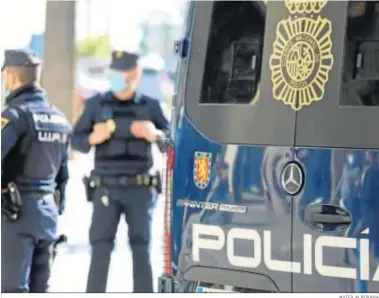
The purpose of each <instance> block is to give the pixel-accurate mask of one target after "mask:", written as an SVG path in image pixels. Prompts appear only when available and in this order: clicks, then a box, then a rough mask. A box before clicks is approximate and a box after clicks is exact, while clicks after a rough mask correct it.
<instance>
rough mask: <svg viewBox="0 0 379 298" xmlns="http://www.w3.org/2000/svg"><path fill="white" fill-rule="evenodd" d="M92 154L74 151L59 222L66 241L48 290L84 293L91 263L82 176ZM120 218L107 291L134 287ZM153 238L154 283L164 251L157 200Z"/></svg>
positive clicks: (88, 210) (88, 217)
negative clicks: (65, 200) (66, 238)
mask: <svg viewBox="0 0 379 298" xmlns="http://www.w3.org/2000/svg"><path fill="white" fill-rule="evenodd" d="M91 157H92V156H91V155H87V156H84V155H81V154H77V155H76V157H75V160H73V161H71V163H70V174H71V179H70V182H69V184H68V197H67V199H68V201H67V206H66V212H65V214H64V216H63V217H62V218H61V219H60V222H59V228H58V229H59V233H60V234H62V233H64V234H66V235H67V237H68V244H67V245H62V247H61V248H60V251H59V255H58V257H57V259H56V261H55V263H54V265H53V272H52V278H51V287H50V291H51V292H60V293H68V292H70V293H73V292H76V293H78V292H84V291H85V287H86V281H87V273H88V269H89V262H90V246H89V243H88V230H89V225H90V220H91V213H92V206H91V204H89V203H87V201H86V198H85V192H84V187H83V185H82V182H81V179H82V177H83V175H84V173H85V172H88V171H90V170H91V168H92V166H93V164H92V162H91V160H92V158H91ZM124 222H125V221H124V220H122V219H121V220H120V223H121V224H120V225H119V228H118V232H117V240H116V245H115V249H114V253H113V255H112V261H111V266H110V272H109V278H108V288H107V291H108V292H131V291H132V290H133V280H132V261H131V251H130V248H129V245H128V239H127V227H126V225H125V224H124ZM153 227H154V231H153V235H154V239H153V249H152V252H153V254H152V264H153V270H154V276H155V278H154V282H155V283H156V281H157V278H158V276H159V275H160V274H161V272H162V264H163V252H162V246H163V245H162V239H163V204H162V200H160V201H159V203H158V206H157V209H156V212H155V216H154V224H153Z"/></svg>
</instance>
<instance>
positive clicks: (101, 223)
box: [87, 189, 121, 293]
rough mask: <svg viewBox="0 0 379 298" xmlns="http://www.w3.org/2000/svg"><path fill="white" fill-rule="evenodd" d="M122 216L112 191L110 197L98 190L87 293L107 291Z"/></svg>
mask: <svg viewBox="0 0 379 298" xmlns="http://www.w3.org/2000/svg"><path fill="white" fill-rule="evenodd" d="M120 215H121V208H120V205H119V204H118V203H117V202H116V201H114V200H112V191H111V190H110V193H109V196H105V192H104V190H103V189H98V190H97V191H96V193H95V195H94V200H93V213H92V222H91V227H90V232H89V238H90V242H91V246H92V256H91V265H90V269H89V273H88V280H87V292H90V293H104V292H105V291H106V287H107V280H108V269H109V263H110V258H111V252H112V249H113V247H114V239H115V236H116V232H117V226H118V222H119V220H120Z"/></svg>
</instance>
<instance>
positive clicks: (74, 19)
mask: <svg viewBox="0 0 379 298" xmlns="http://www.w3.org/2000/svg"><path fill="white" fill-rule="evenodd" d="M187 3H188V0H186V1H184V0H159V1H157V0H143V1H125V0H90V1H88V0H87V1H82V0H78V1H46V0H33V1H30V0H12V1H1V3H0V26H1V28H2V30H1V36H0V37H1V38H0V49H1V54H2V55H3V50H4V49H7V48H8V49H9V48H23V47H30V48H32V49H33V50H34V51H35V52H37V54H38V55H39V56H40V57H41V58H42V59H43V61H44V70H43V74H42V85H43V87H44V88H45V89H46V90H47V92H48V96H49V101H50V102H51V103H52V104H54V105H56V106H58V107H59V108H60V109H61V110H63V111H64V112H65V113H66V115H67V117H69V118H70V119H71V120H72V122H74V121H75V120H76V119H77V117H78V115H79V114H80V112H81V111H82V109H83V107H84V105H85V103H86V100H87V98H88V97H89V96H91V95H93V94H94V93H96V92H102V91H105V90H107V88H108V83H107V80H106V70H107V66H108V63H109V56H110V52H111V50H127V51H138V52H139V53H140V54H141V55H142V58H141V63H142V66H143V69H144V71H143V77H142V81H141V84H140V90H141V92H144V93H145V94H147V95H150V96H152V97H155V98H158V99H159V100H160V101H161V103H162V105H163V106H164V109H165V111H166V112H167V115H170V107H171V98H172V95H173V92H174V80H175V69H176V62H177V61H176V57H175V55H174V51H173V48H174V41H175V40H177V39H179V38H180V37H181V36H182V30H183V18H184V14H185V9H186V6H187ZM5 28H9V30H8V29H5ZM1 59H2V58H1ZM1 62H2V61H1ZM2 103H3V98H2ZM2 106H3V105H2ZM155 154H156V155H157V159H158V163H159V162H163V158H162V156H159V154H160V153H159V152H158V151H157V150H155ZM92 167H93V164H92V154H88V155H81V154H79V153H75V152H74V154H73V158H72V161H71V164H70V172H71V179H70V182H69V186H68V188H69V189H68V193H69V195H68V203H67V204H68V206H67V208H66V210H67V211H66V213H65V214H64V215H63V216H62V218H61V220H60V222H59V230H60V233H65V234H66V235H67V236H68V244H67V245H65V246H62V247H61V249H60V254H59V255H58V257H57V260H56V262H55V263H54V265H53V275H52V287H51V291H52V292H84V291H85V286H86V278H87V272H88V266H89V261H90V247H89V245H88V229H89V224H90V217H91V213H92V206H91V205H90V204H88V203H87V202H86V199H85V194H84V187H83V185H82V182H81V179H82V177H83V175H84V174H85V173H86V172H89V171H90V170H91V169H92ZM162 206H163V199H161V200H160V203H159V204H158V207H157V209H156V214H155V218H154V221H155V224H154V229H155V231H154V233H153V234H154V239H153V250H152V251H153V255H152V259H153V265H154V274H155V276H156V278H155V281H156V279H157V277H158V276H159V275H160V273H161V272H162V258H163V256H162V250H161V245H162V234H163V231H162V229H163V208H162ZM120 222H121V224H120V227H119V231H118V237H117V244H116V247H115V250H114V254H113V258H112V264H111V270H110V275H109V281H108V290H107V291H108V292H128V291H131V290H132V287H133V284H132V271H131V270H132V267H131V266H132V263H131V254H130V250H129V248H128V244H127V227H126V226H125V224H124V221H123V220H121V221H120Z"/></svg>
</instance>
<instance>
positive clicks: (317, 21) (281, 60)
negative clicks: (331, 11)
mask: <svg viewBox="0 0 379 298" xmlns="http://www.w3.org/2000/svg"><path fill="white" fill-rule="evenodd" d="M326 3H327V1H315V2H314V3H309V2H308V1H307V2H304V1H296V3H295V2H294V1H286V2H285V4H286V6H287V8H288V9H289V12H290V13H291V14H294V17H293V16H290V17H289V18H288V19H285V20H282V21H280V22H279V23H278V26H277V28H276V40H275V41H274V44H273V53H272V55H271V57H270V69H271V80H272V84H273V97H274V98H275V99H277V100H279V101H281V102H282V103H283V104H285V105H289V106H290V107H291V108H292V109H293V110H295V111H299V110H300V109H302V108H303V107H304V106H309V105H311V104H312V103H313V102H317V101H320V100H322V99H323V97H324V93H325V85H326V83H327V82H328V77H329V72H330V70H331V69H332V66H333V53H332V38H331V34H332V23H331V22H330V21H329V20H328V19H326V18H322V17H321V16H320V15H317V12H321V9H322V8H323V7H324V6H325V5H326ZM304 13H305V16H303V14H304Z"/></svg>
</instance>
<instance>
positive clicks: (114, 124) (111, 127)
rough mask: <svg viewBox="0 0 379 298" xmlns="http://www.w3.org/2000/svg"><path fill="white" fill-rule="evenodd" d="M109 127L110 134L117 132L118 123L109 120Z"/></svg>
mask: <svg viewBox="0 0 379 298" xmlns="http://www.w3.org/2000/svg"><path fill="white" fill-rule="evenodd" d="M107 126H108V129H109V131H110V132H112V133H113V132H115V130H116V123H115V122H114V120H113V119H108V120H107Z"/></svg>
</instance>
